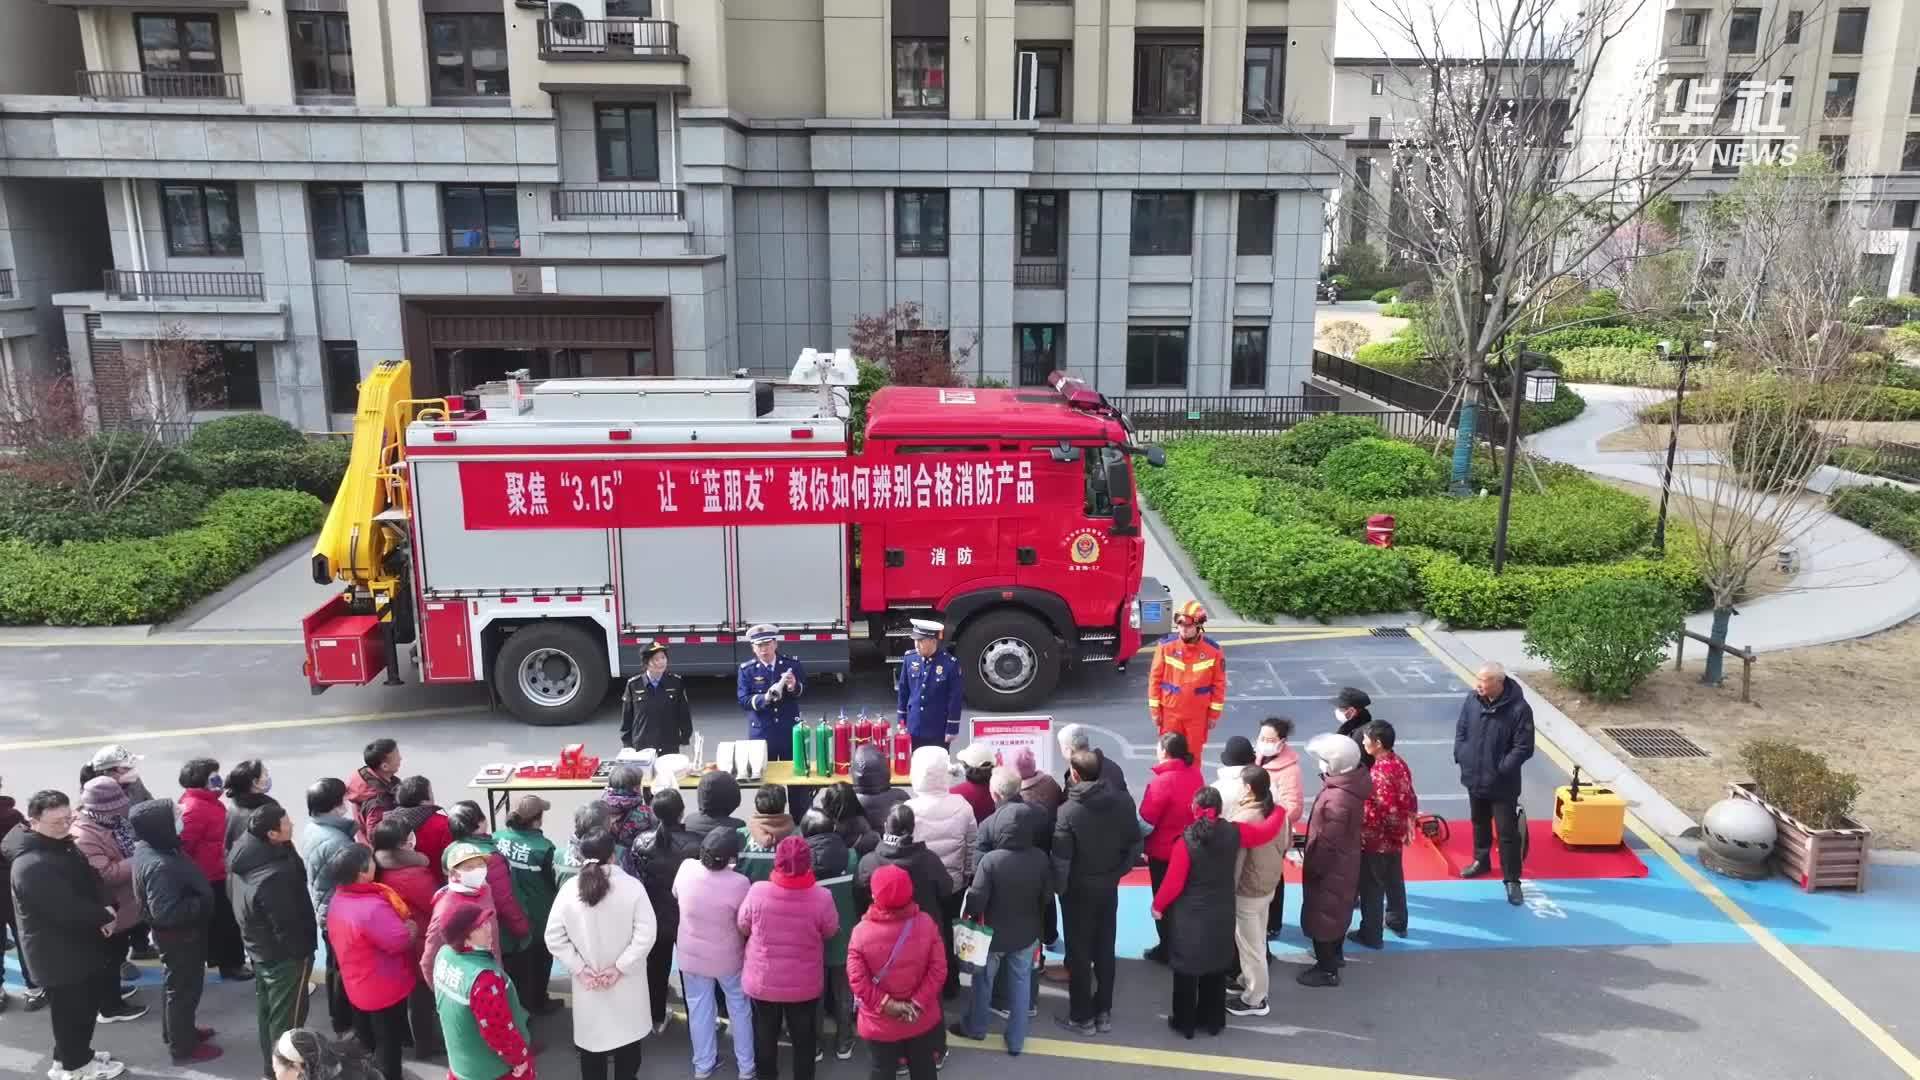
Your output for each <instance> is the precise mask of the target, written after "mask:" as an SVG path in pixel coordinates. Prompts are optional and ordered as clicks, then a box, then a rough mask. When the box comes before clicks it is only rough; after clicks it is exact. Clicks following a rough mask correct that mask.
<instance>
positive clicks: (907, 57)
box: [893, 38, 947, 113]
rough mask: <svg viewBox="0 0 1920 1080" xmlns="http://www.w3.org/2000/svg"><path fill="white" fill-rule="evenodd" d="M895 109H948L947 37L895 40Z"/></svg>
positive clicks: (933, 110)
mask: <svg viewBox="0 0 1920 1080" xmlns="http://www.w3.org/2000/svg"><path fill="white" fill-rule="evenodd" d="M893 111H894V112H908V113H945V112H946V111H947V39H946V38H895V39H894V40H893Z"/></svg>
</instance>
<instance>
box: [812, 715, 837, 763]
mask: <svg viewBox="0 0 1920 1080" xmlns="http://www.w3.org/2000/svg"><path fill="white" fill-rule="evenodd" d="M813 775H815V776H832V775H833V725H832V724H830V723H828V722H827V715H826V714H825V713H821V714H820V726H819V727H817V728H814V729H813Z"/></svg>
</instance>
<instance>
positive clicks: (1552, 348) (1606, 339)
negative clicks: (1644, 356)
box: [1525, 326, 1660, 354]
mask: <svg viewBox="0 0 1920 1080" xmlns="http://www.w3.org/2000/svg"><path fill="white" fill-rule="evenodd" d="M1525 340H1526V345H1527V348H1529V349H1532V350H1534V351H1535V352H1545V353H1556V354H1557V353H1561V352H1564V351H1566V350H1568V349H1590V348H1595V347H1599V346H1613V347H1616V348H1625V349H1651V348H1653V347H1654V346H1655V344H1657V343H1658V342H1659V340H1660V339H1659V338H1657V337H1655V336H1654V335H1653V332H1652V331H1650V330H1642V329H1641V328H1639V327H1637V326H1569V327H1565V328H1563V329H1560V330H1549V331H1547V332H1546V333H1544V334H1528V335H1526V338H1525Z"/></svg>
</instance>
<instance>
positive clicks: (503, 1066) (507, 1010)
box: [433, 907, 534, 1080]
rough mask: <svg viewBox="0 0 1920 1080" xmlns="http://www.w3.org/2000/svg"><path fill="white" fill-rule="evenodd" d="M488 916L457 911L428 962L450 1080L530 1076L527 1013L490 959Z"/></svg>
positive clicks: (496, 963) (491, 928) (481, 912)
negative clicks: (435, 954) (440, 943)
mask: <svg viewBox="0 0 1920 1080" xmlns="http://www.w3.org/2000/svg"><path fill="white" fill-rule="evenodd" d="M497 932H498V931H497V930H496V929H495V925H494V919H493V913H492V912H490V911H486V910H484V909H482V908H478V907H462V908H460V909H459V910H457V911H456V912H454V914H453V915H452V916H451V917H449V918H448V919H447V943H446V944H445V945H443V946H441V947H440V954H439V955H438V956H436V957H434V961H433V1003H434V1007H435V1008H436V1009H437V1010H438V1011H439V1013H440V1033H441V1035H442V1036H444V1037H445V1039H446V1044H447V1071H448V1073H449V1074H451V1075H452V1076H453V1077H454V1080H501V1078H503V1077H508V1076H512V1077H518V1078H521V1080H532V1078H533V1075H534V1074H533V1053H532V1047H531V1043H530V1042H529V1040H528V1038H527V1012H526V1010H525V1009H522V1008H521V1007H520V999H519V998H518V997H517V996H515V995H514V992H513V986H512V984H511V983H509V982H508V981H507V973H506V971H504V970H503V969H502V968H501V967H500V962H499V961H497V960H495V959H494V958H493V939H494V935H495V934H496V933H497Z"/></svg>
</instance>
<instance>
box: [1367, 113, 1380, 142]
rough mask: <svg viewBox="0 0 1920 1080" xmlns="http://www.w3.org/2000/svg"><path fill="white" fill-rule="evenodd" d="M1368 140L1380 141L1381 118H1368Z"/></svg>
mask: <svg viewBox="0 0 1920 1080" xmlns="http://www.w3.org/2000/svg"><path fill="white" fill-rule="evenodd" d="M1367 138H1369V139H1374V140H1378V139H1379V138H1380V118H1379V117H1377V116H1369V117H1367Z"/></svg>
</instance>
